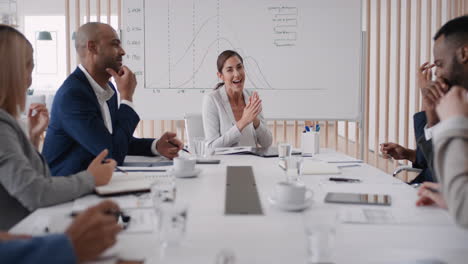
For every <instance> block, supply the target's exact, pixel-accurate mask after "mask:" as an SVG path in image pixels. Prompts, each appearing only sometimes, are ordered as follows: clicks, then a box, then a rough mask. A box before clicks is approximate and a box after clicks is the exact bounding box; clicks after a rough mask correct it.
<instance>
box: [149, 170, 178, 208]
mask: <svg viewBox="0 0 468 264" xmlns="http://www.w3.org/2000/svg"><path fill="white" fill-rule="evenodd" d="M176 191H177V189H176V184H175V179H174V178H173V177H168V178H164V179H157V180H156V181H155V182H154V183H153V184H152V185H151V197H152V200H153V207H154V209H155V211H156V214H158V215H159V214H160V211H161V206H162V205H163V204H167V203H174V202H175V199H176Z"/></svg>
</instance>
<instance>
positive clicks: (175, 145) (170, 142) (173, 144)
mask: <svg viewBox="0 0 468 264" xmlns="http://www.w3.org/2000/svg"><path fill="white" fill-rule="evenodd" d="M167 142H168V143H169V144H171V145H172V146H174V147H177V148H178V147H179V145H177V144H175V143H173V142H172V141H167ZM182 150H183V151H185V152H187V153H190V152H189V151H188V150H186V149H185V148H182Z"/></svg>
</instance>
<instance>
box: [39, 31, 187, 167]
mask: <svg viewBox="0 0 468 264" xmlns="http://www.w3.org/2000/svg"><path fill="white" fill-rule="evenodd" d="M75 48H76V51H77V54H78V56H79V58H80V61H81V64H80V65H79V66H78V67H77V68H76V70H75V71H74V72H73V73H72V74H71V75H70V76H69V77H68V78H67V79H66V80H65V82H64V83H63V84H62V86H61V87H60V88H59V90H58V91H57V94H56V95H55V98H54V102H53V105H52V113H51V122H50V125H49V127H48V129H47V134H46V138H45V141H44V148H43V155H44V156H45V158H46V160H47V162H48V163H49V166H50V168H51V171H52V175H66V174H71V173H75V172H78V171H80V170H83V169H85V168H86V167H87V166H88V165H89V163H90V162H91V160H92V158H93V157H94V156H96V155H97V154H99V152H100V151H101V150H102V149H108V150H109V158H113V159H114V160H116V161H117V164H119V165H121V164H122V163H123V161H124V159H125V156H126V155H145V156H154V155H162V156H165V157H167V158H170V159H172V158H174V157H176V156H177V153H178V151H179V150H180V149H181V148H182V142H180V141H179V140H178V139H177V138H176V134H175V133H169V132H166V133H165V134H164V135H163V136H162V137H161V138H160V139H159V140H156V139H152V138H151V139H146V138H143V139H139V138H134V137H133V132H134V130H135V128H136V126H137V124H138V122H139V121H140V118H139V116H138V114H137V113H136V112H135V110H134V107H133V93H134V91H135V87H136V84H137V81H136V78H135V74H133V72H132V71H131V70H130V69H128V68H127V67H126V66H122V56H124V55H125V51H124V50H123V48H122V46H121V42H120V39H119V37H118V36H117V33H116V32H115V30H114V29H113V28H112V27H110V26H109V25H107V24H103V23H98V22H92V23H87V24H85V25H83V26H81V27H80V28H79V29H78V31H77V34H76V39H75ZM110 77H114V80H115V83H116V84H117V90H118V92H119V95H120V101H119V100H118V97H117V93H116V89H115V88H114V86H113V85H112V83H111V82H109V79H110Z"/></svg>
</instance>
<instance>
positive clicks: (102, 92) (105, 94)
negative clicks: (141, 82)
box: [78, 64, 159, 155]
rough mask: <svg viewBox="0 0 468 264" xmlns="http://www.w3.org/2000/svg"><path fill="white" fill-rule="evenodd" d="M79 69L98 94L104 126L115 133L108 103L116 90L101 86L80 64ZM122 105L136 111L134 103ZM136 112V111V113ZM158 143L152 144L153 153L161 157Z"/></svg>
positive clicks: (122, 102)
mask: <svg viewBox="0 0 468 264" xmlns="http://www.w3.org/2000/svg"><path fill="white" fill-rule="evenodd" d="M78 67H79V68H80V69H81V71H83V73H84V75H85V76H86V79H88V82H89V84H90V85H91V87H92V88H93V91H94V93H95V94H96V97H97V100H98V103H99V105H100V107H101V114H102V120H104V125H105V126H106V128H107V130H109V133H110V134H112V133H113V129H112V118H111V115H110V111H109V106H108V105H107V101H109V99H111V98H112V96H114V93H115V92H114V90H113V89H112V88H111V87H110V86H109V84H107V83H106V85H105V87H102V86H100V85H99V84H98V83H97V82H96V81H95V80H94V79H93V77H91V75H90V74H89V73H88V71H87V70H86V69H85V67H84V66H83V65H82V64H80V65H78ZM120 104H125V105H128V106H129V107H130V108H132V109H133V111H135V107H134V106H133V103H132V102H130V101H128V100H121V101H120ZM135 112H136V111H135ZM156 143H157V140H154V141H153V143H152V144H151V152H153V154H154V155H159V153H158V151H157V150H156Z"/></svg>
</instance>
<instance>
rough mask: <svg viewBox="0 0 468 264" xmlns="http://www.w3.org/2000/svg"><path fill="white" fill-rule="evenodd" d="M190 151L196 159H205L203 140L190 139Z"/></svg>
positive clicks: (198, 138) (197, 138)
mask: <svg viewBox="0 0 468 264" xmlns="http://www.w3.org/2000/svg"><path fill="white" fill-rule="evenodd" d="M192 151H193V153H194V154H195V155H196V157H197V158H205V157H206V144H205V138H203V137H195V138H193V139H192Z"/></svg>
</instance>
